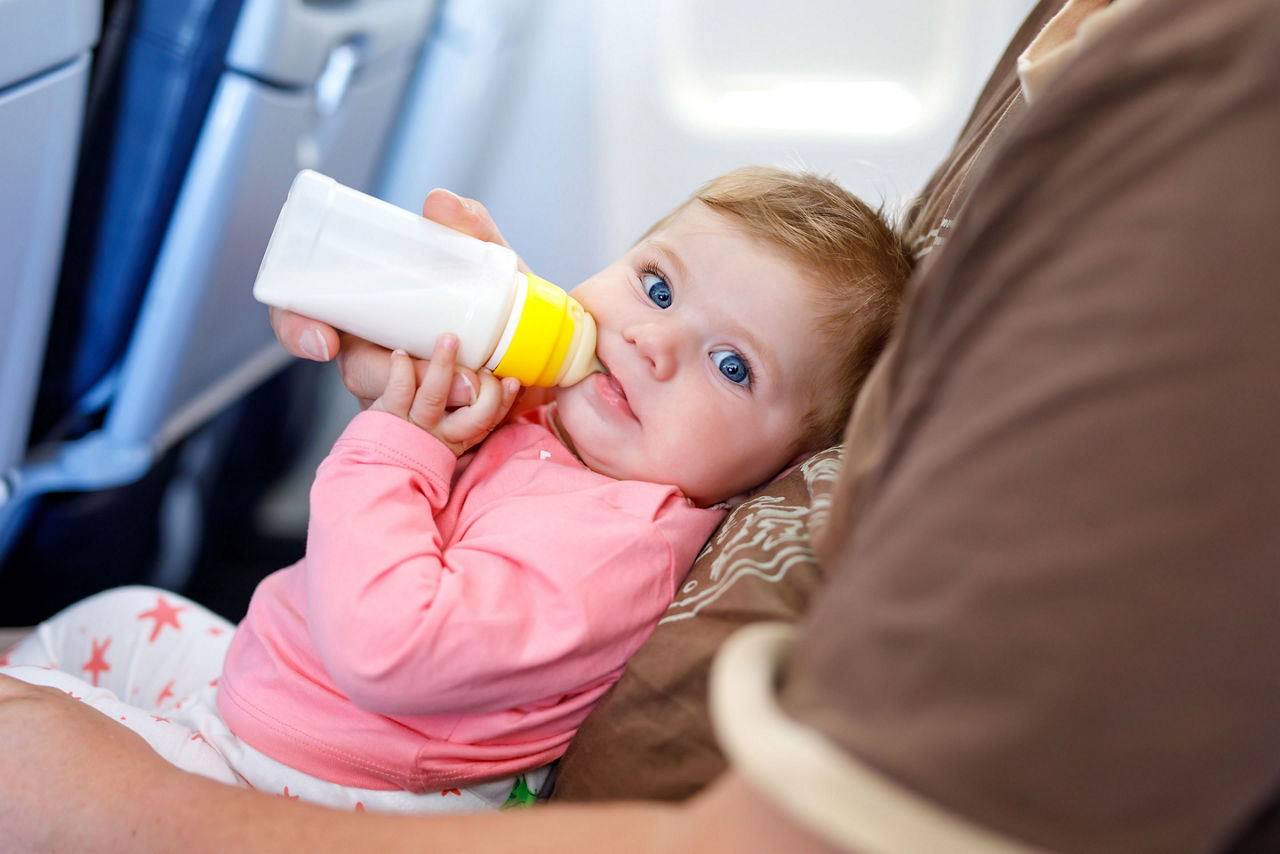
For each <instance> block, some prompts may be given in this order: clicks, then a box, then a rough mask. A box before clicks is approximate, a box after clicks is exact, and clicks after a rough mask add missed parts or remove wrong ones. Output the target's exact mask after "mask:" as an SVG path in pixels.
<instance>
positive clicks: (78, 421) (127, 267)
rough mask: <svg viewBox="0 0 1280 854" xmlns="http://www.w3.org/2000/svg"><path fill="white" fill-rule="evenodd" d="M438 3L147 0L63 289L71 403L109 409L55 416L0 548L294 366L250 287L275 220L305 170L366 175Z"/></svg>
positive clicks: (25, 468) (140, 467) (355, 177)
mask: <svg viewBox="0 0 1280 854" xmlns="http://www.w3.org/2000/svg"><path fill="white" fill-rule="evenodd" d="M433 10H434V0H347V2H336V1H335V2H326V3H324V4H316V3H313V2H307V0H243V2H242V0H192V2H189V3H174V2H173V0H139V2H138V4H137V10H136V14H135V17H134V20H133V23H132V25H131V32H132V38H131V42H130V45H129V47H128V49H127V52H128V53H129V54H131V55H130V56H128V57H126V59H125V60H124V62H123V69H124V70H123V71H122V81H121V89H120V103H119V105H118V109H119V112H118V116H117V121H116V122H115V123H114V125H113V126H112V127H110V128H107V133H108V135H109V136H110V140H109V141H107V142H106V143H104V146H105V147H106V148H107V149H109V150H111V151H113V152H114V156H113V158H112V160H111V163H110V169H109V171H108V174H106V175H105V176H104V177H103V182H104V187H105V190H104V193H103V196H104V197H103V199H102V202H101V204H102V207H101V211H102V218H101V220H100V222H99V227H98V228H97V229H96V231H95V233H94V235H93V240H94V242H95V245H96V247H97V249H96V251H95V252H94V253H93V256H94V257H93V258H92V263H91V268H90V269H89V270H88V272H87V277H86V280H85V281H86V282H87V283H88V287H87V290H86V291H85V292H84V294H83V295H81V296H79V297H78V298H73V297H71V296H68V298H67V300H68V301H72V302H74V301H79V302H80V303H82V304H83V307H82V314H81V316H80V319H79V321H78V322H77V323H74V324H69V325H68V326H69V328H70V330H71V331H72V332H74V333H78V334H76V335H75V337H74V340H73V341H71V342H70V343H68V344H67V345H66V348H65V349H66V352H69V353H73V354H74V355H73V357H72V358H71V360H70V362H69V364H64V365H62V367H63V368H66V369H68V370H67V371H66V372H65V373H64V374H63V375H62V377H61V379H62V380H66V383H65V384H64V386H63V387H62V390H61V391H62V394H61V398H60V399H59V400H58V404H59V406H61V407H63V408H65V409H67V410H68V412H69V413H70V414H71V415H75V416H84V415H92V414H93V412H94V410H95V409H97V410H98V414H97V415H96V416H95V417H91V418H75V417H73V418H68V417H66V415H61V416H58V417H46V419H45V424H46V426H49V428H50V430H51V435H49V436H48V437H47V441H46V442H45V443H44V444H43V445H42V446H41V447H39V448H38V449H37V450H36V451H35V452H34V453H33V456H32V458H31V459H29V460H28V461H27V462H26V463H25V464H24V465H22V466H21V467H20V468H19V469H17V470H15V471H14V472H13V473H12V475H11V478H10V479H11V481H12V485H13V489H14V494H13V495H12V496H10V500H9V501H8V502H7V503H4V504H3V505H0V556H2V555H3V554H4V550H5V547H6V545H7V543H9V542H11V541H12V538H13V536H14V535H15V533H16V531H17V529H19V528H20V527H21V526H22V525H23V524H25V523H24V522H23V521H22V516H23V514H24V508H25V507H26V506H27V505H28V504H29V502H31V501H32V499H34V498H36V497H38V496H40V495H43V494H46V493H49V492H60V493H61V492H76V491H87V490H104V489H108V488H112V487H116V486H119V485H121V484H127V483H131V482H133V481H135V480H137V479H138V478H140V477H142V476H143V475H144V474H146V473H147V472H148V471H149V470H150V469H151V468H152V467H153V466H154V464H155V462H156V460H157V459H158V458H159V457H160V455H162V454H164V453H165V452H166V451H167V450H168V449H170V448H171V447H173V446H174V445H175V443H177V442H179V441H180V440H182V439H183V438H184V437H186V436H188V435H190V434H191V433H192V431H193V430H195V429H197V428H198V427H199V426H200V425H202V424H203V423H205V422H206V421H207V420H208V419H209V418H210V417H212V416H213V415H214V414H216V413H218V412H219V411H221V410H223V409H224V408H225V407H226V406H227V405H228V404H229V403H230V402H232V401H235V400H238V399H240V398H242V397H243V396H244V395H245V394H246V393H247V392H249V391H250V390H251V389H253V388H254V387H255V386H256V385H257V384H259V383H260V382H261V381H262V380H263V379H265V378H266V377H267V376H269V375H271V374H272V373H273V372H275V371H277V370H278V369H279V368H280V367H281V366H282V365H284V364H285V363H286V361H287V359H286V356H285V354H284V352H283V350H281V349H280V347H279V346H278V344H277V343H276V342H275V340H274V337H273V336H272V333H271V330H270V327H269V326H268V324H267V317H266V311H265V309H264V308H263V307H262V306H260V305H258V304H257V303H256V302H254V301H253V299H252V294H251V290H252V284H253V280H254V276H255V274H256V272H257V268H258V264H259V262H260V260H261V257H262V253H263V251H264V249H265V247H266V243H267V239H268V237H269V235H270V233H271V228H272V224H273V223H274V220H275V217H276V215H277V213H278V211H279V209H280V205H281V204H282V203H283V201H284V198H285V194H286V192H287V189H288V186H289V184H290V182H291V181H292V179H293V176H294V175H295V174H296V172H297V171H298V170H299V169H300V168H304V167H309V168H318V169H322V170H324V171H325V172H327V173H329V174H332V175H333V176H334V177H336V178H338V179H339V180H341V181H343V182H344V183H347V184H351V185H353V186H357V187H362V188H367V187H368V186H369V185H370V184H371V182H372V178H373V175H374V172H375V170H376V168H377V165H378V162H379V158H380V154H381V149H382V145H383V142H384V140H385V139H386V137H387V136H388V135H389V131H390V128H391V126H392V124H393V122H394V120H395V117H396V115H397V112H398V109H399V105H400V100H401V96H402V93H403V90H404V88H405V86H406V84H407V82H408V79H409V77H410V74H411V72H412V70H413V67H414V64H415V62H416V59H417V54H418V52H419V51H420V49H421V46H422V44H423V42H424V40H425V37H426V33H427V30H428V26H429V24H430V20H431V13H432V12H433ZM223 25H225V26H223ZM201 39H210V40H212V41H213V42H214V44H212V45H210V44H204V43H203V42H201ZM218 39H221V44H218V43H217V41H218ZM156 75H159V76H160V77H164V76H166V75H167V76H168V78H169V79H168V80H167V81H166V80H163V79H159V77H157V78H156V79H152V78H153V77H156ZM198 81H208V83H207V87H208V97H207V99H205V103H206V106H205V107H204V108H203V109H201V110H199V111H194V110H193V109H192V108H191V106H190V102H191V101H193V100H194V101H197V102H198V101H200V99H201V96H200V94H199V92H202V91H203V88H204V87H205V85H206V84H205V83H204V82H199V85H197V82H198ZM197 90H199V92H198V91H197ZM193 93H194V94H193ZM104 124H106V123H104ZM188 136H189V137H190V139H191V143H190V145H189V146H184V145H183V144H181V143H182V141H183V140H185V139H186V138H187V137H188ZM184 147H185V148H186V149H187V150H186V152H185V153H184V151H183V148H184ZM171 185H172V186H171ZM139 194H141V195H142V196H144V197H145V198H144V200H143V201H139V200H138V198H137V196H138V195H139ZM151 232H155V237H154V244H155V245H154V246H152V245H151V242H152V238H151V236H150V233H151ZM117 250H119V252H118V256H119V257H117ZM135 291H136V293H135ZM135 315H136V318H135ZM105 326H109V327H111V329H99V328H98V327H105ZM60 331H62V332H64V333H65V332H66V331H67V330H60ZM116 339H119V344H118V346H117V343H116ZM52 349H53V348H51V352H52ZM117 350H118V351H119V352H117ZM54 379H58V378H54ZM59 423H61V424H72V425H73V432H65V431H62V430H60V429H55V426H54V425H57V424H59Z"/></svg>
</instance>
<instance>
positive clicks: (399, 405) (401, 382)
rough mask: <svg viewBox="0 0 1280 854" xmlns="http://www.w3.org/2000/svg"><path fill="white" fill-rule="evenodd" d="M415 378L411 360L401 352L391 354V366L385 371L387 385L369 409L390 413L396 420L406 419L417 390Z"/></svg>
mask: <svg viewBox="0 0 1280 854" xmlns="http://www.w3.org/2000/svg"><path fill="white" fill-rule="evenodd" d="M417 385H418V381H417V376H416V375H415V373H414V369H413V360H412V359H410V358H409V355H408V354H407V353H405V351H403V350H396V351H395V352H394V353H392V354H391V364H390V366H389V367H388V369H387V384H386V387H384V388H383V390H382V394H381V395H380V396H379V397H378V398H377V399H376V400H374V402H373V403H372V404H371V405H370V407H369V408H370V409H380V410H382V411H383V412H390V413H391V414H392V415H394V416H396V417H397V418H408V417H409V407H410V406H411V405H412V404H413V400H414V391H415V390H416V389H417Z"/></svg>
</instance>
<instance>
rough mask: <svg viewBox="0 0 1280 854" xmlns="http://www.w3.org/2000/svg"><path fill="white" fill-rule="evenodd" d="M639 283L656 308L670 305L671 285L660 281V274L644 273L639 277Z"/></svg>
mask: <svg viewBox="0 0 1280 854" xmlns="http://www.w3.org/2000/svg"><path fill="white" fill-rule="evenodd" d="M640 284H641V285H642V286H643V287H644V292H645V293H647V294H648V295H649V299H651V300H653V304H654V305H656V306H657V307H658V308H670V307H671V286H670V285H668V284H667V283H666V282H664V281H662V277H661V276H655V275H654V274H653V273H645V274H644V275H643V276H641V277H640Z"/></svg>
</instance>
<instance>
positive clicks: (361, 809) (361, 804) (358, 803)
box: [356, 801, 364, 812]
mask: <svg viewBox="0 0 1280 854" xmlns="http://www.w3.org/2000/svg"><path fill="white" fill-rule="evenodd" d="M356 812H364V802H363V801H356Z"/></svg>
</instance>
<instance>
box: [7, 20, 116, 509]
mask: <svg viewBox="0 0 1280 854" xmlns="http://www.w3.org/2000/svg"><path fill="white" fill-rule="evenodd" d="M100 15H101V7H100V5H99V3H98V2H97V0H5V2H3V3H0V139H3V140H4V147H3V157H0V187H2V188H3V192H0V400H3V401H4V411H3V414H2V415H0V473H2V472H4V471H6V470H8V469H9V468H11V467H12V466H14V465H16V464H17V463H18V462H19V461H20V460H21V459H22V457H23V454H24V452H25V449H26V444H27V438H28V434H29V432H30V427H31V414H32V412H33V408H34V403H35V399H36V388H37V385H38V378H39V375H40V365H41V357H42V355H43V352H44V344H45V337H46V334H47V331H48V327H49V317H50V312H51V307H52V305H53V300H54V293H55V287H56V284H57V280H58V265H59V259H60V257H61V250H62V240H63V234H64V232H65V230H66V223H67V211H68V207H69V204H70V199H71V186H72V182H73V178H74V175H75V161H76V150H77V148H78V147H79V140H80V135H81V127H82V116H83V113H84V105H85V98H86V92H87V90H88V81H89V67H90V55H91V53H90V52H91V50H92V48H93V45H94V43H95V42H96V41H97V39H98V34H99V28H100ZM6 490H7V484H4V483H0V497H2V496H3V493H4V492H5V491H6Z"/></svg>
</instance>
